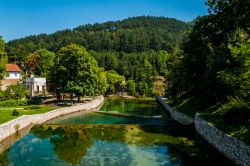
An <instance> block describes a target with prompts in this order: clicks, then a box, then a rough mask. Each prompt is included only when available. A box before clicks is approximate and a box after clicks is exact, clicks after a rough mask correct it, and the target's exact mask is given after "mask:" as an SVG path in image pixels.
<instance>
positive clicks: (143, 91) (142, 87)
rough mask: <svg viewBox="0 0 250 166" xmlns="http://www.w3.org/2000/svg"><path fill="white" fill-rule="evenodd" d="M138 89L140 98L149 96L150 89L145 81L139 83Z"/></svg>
mask: <svg viewBox="0 0 250 166" xmlns="http://www.w3.org/2000/svg"><path fill="white" fill-rule="evenodd" d="M137 88H138V92H139V95H140V96H144V97H145V96H147V97H148V96H149V87H148V84H147V83H146V82H145V81H141V82H139V84H138V86H137Z"/></svg>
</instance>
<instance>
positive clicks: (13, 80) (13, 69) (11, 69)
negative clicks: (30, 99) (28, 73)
mask: <svg viewBox="0 0 250 166" xmlns="http://www.w3.org/2000/svg"><path fill="white" fill-rule="evenodd" d="M5 70H6V72H7V74H6V76H5V78H4V79H3V80H1V89H2V90H6V89H7V87H8V86H10V85H15V84H18V83H20V82H21V80H22V75H21V69H20V68H19V67H18V66H17V65H16V64H7V65H6V67H5Z"/></svg>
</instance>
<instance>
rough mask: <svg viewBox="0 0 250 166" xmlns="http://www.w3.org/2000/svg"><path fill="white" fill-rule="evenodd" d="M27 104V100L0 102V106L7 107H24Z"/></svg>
mask: <svg viewBox="0 0 250 166" xmlns="http://www.w3.org/2000/svg"><path fill="white" fill-rule="evenodd" d="M27 104H28V103H27V100H14V99H9V100H5V101H1V102H0V106H7V107H12V106H26V105H27Z"/></svg>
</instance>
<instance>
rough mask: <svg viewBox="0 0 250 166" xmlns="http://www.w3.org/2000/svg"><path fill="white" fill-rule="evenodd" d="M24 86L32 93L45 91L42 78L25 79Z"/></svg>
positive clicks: (44, 81)
mask: <svg viewBox="0 0 250 166" xmlns="http://www.w3.org/2000/svg"><path fill="white" fill-rule="evenodd" d="M26 85H27V86H28V87H29V89H30V90H31V91H33V92H42V91H43V89H44V90H45V89H46V78H42V77H40V78H38V77H31V78H26ZM38 88H39V89H38Z"/></svg>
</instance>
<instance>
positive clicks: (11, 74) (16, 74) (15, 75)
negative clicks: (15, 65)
mask: <svg viewBox="0 0 250 166" xmlns="http://www.w3.org/2000/svg"><path fill="white" fill-rule="evenodd" d="M5 79H22V76H21V73H20V72H8V73H7V76H6V78H5Z"/></svg>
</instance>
